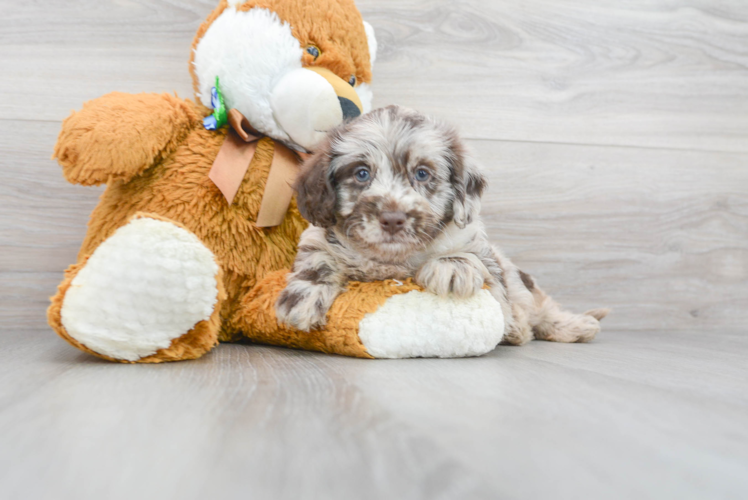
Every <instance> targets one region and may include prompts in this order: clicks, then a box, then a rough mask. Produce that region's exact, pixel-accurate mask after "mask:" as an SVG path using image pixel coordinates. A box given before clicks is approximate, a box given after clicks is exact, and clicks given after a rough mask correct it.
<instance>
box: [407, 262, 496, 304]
mask: <svg viewBox="0 0 748 500" xmlns="http://www.w3.org/2000/svg"><path fill="white" fill-rule="evenodd" d="M488 277H489V274H488V270H487V269H486V266H485V265H483V263H482V262H481V261H480V259H478V257H477V256H476V255H474V254H470V253H460V254H455V255H449V256H446V257H439V258H435V259H431V260H428V261H426V263H425V264H424V265H423V266H421V268H420V269H419V270H418V272H417V273H416V283H418V284H419V285H421V286H422V287H424V288H425V289H426V290H428V291H429V292H431V293H435V294H436V295H441V296H446V295H449V294H452V295H453V296H455V297H461V298H465V297H470V296H472V295H474V294H476V293H477V292H478V291H479V290H480V289H481V288H483V283H484V282H485V280H486V278H488Z"/></svg>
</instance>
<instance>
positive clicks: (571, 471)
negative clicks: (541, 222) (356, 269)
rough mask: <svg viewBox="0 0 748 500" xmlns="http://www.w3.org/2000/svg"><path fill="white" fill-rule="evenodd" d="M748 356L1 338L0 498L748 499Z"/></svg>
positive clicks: (652, 343)
mask: <svg viewBox="0 0 748 500" xmlns="http://www.w3.org/2000/svg"><path fill="white" fill-rule="evenodd" d="M747 347H748V346H747V345H746V342H745V337H744V336H739V337H729V336H728V337H724V336H723V335H722V334H715V335H713V336H712V337H711V338H710V337H707V336H704V335H693V336H689V335H668V334H663V333H662V332H646V333H645V332H642V333H623V332H621V333H610V334H607V335H603V336H602V337H600V338H599V339H598V341H597V342H595V343H592V344H589V345H558V344H550V343H541V342H536V343H532V344H530V345H528V346H525V347H523V348H511V347H501V348H499V349H497V350H496V351H494V352H493V353H491V354H490V355H488V356H486V357H483V358H478V359H464V360H403V361H369V360H355V359H347V358H340V357H334V356H324V355H318V354H313V353H303V352H294V351H287V350H283V349H275V348H266V347H260V346H247V345H224V346H220V347H219V348H218V349H217V350H216V351H215V352H214V353H213V354H211V355H209V356H208V357H206V358H204V359H202V360H198V361H195V362H187V363H181V364H171V365H164V366H122V365H113V364H108V363H104V362H100V361H97V360H94V359H93V358H91V357H88V356H86V355H84V354H82V353H77V352H76V351H74V350H73V349H72V348H65V347H63V346H62V345H61V341H60V340H57V339H54V338H52V337H51V336H48V335H46V334H45V335H39V334H36V333H33V334H22V333H10V334H9V335H8V334H7V332H6V334H4V335H3V336H2V337H0V357H1V359H2V363H0V374H1V375H2V377H3V380H4V381H5V382H6V383H4V384H3V385H2V386H1V387H0V429H2V432H0V464H2V467H1V468H0V495H2V496H3V497H4V498H59V499H65V498H102V497H104V498H127V497H132V496H133V495H137V496H143V497H145V498H156V497H159V498H202V497H205V496H206V495H207V496H216V497H221V498H246V497H248V496H249V497H252V498H279V499H284V498H394V497H396V498H404V499H410V498H546V497H549V496H553V497H554V498H561V499H564V498H682V499H688V498H710V499H714V498H741V497H742V496H743V495H744V494H745V492H746V491H748V481H747V479H746V476H745V474H744V470H745V467H746V466H747V465H748V454H747V453H746V449H747V448H746V444H748V431H747V430H746V427H745V425H744V424H745V421H746V418H747V417H748V400H746V397H745V379H746V375H748V373H746V371H748V370H746V367H745V364H734V363H732V360H733V359H734V358H735V357H737V356H742V357H743V358H744V356H745V354H746V348H747ZM705 350H706V351H708V352H709V353H710V354H709V355H708V356H704V355H703V353H704V351H705ZM725 364H730V365H731V367H732V368H731V370H732V373H729V374H727V375H726V373H725V370H724V366H725ZM736 395H737V397H736Z"/></svg>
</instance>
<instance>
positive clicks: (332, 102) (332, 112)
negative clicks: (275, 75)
mask: <svg viewBox="0 0 748 500" xmlns="http://www.w3.org/2000/svg"><path fill="white" fill-rule="evenodd" d="M270 105H271V107H272V109H273V115H274V117H275V119H276V120H277V122H278V123H279V124H280V126H281V127H283V129H284V130H285V132H286V133H287V134H288V135H289V136H290V137H291V139H292V140H293V141H294V142H295V143H296V144H298V145H300V146H302V147H304V148H305V149H307V150H308V151H312V150H314V147H315V146H316V145H317V144H318V143H319V142H320V141H321V140H322V139H323V138H324V137H325V135H326V134H327V132H328V131H329V130H331V129H333V128H335V127H337V126H338V125H340V124H341V123H343V121H344V120H348V119H352V118H355V117H357V116H359V115H361V114H362V113H363V105H362V104H361V99H359V97H358V94H357V93H356V91H355V89H354V88H353V87H352V86H351V85H350V84H348V83H347V82H345V81H343V79H342V78H340V77H338V76H337V75H336V74H335V73H333V72H332V71H330V70H328V69H325V68H320V67H308V68H300V69H296V70H293V71H290V72H288V73H287V74H286V75H285V76H283V78H281V79H280V81H279V82H278V84H277V85H276V86H275V88H274V89H273V93H272V95H271V97H270Z"/></svg>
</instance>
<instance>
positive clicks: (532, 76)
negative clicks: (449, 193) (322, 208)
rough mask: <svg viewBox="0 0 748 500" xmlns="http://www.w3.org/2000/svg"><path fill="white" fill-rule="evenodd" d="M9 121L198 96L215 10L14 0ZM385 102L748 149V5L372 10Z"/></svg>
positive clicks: (611, 139)
mask: <svg viewBox="0 0 748 500" xmlns="http://www.w3.org/2000/svg"><path fill="white" fill-rule="evenodd" d="M0 5H2V9H3V12H4V13H6V12H7V15H4V16H3V18H2V19H0V45H1V46H2V50H0V63H1V64H2V65H3V68H4V69H5V71H6V74H5V77H4V78H2V79H0V96H1V97H2V98H1V99H0V117H3V118H6V119H12V120H17V119H28V118H29V117H31V116H33V117H34V118H36V119H43V120H60V119H62V118H63V117H64V116H66V115H67V114H68V113H69V111H70V110H71V109H74V108H78V107H79V106H80V104H81V103H82V102H83V101H85V100H88V99H92V98H95V97H98V96H99V95H101V94H104V93H107V92H110V91H113V90H120V91H127V92H142V91H152V92H170V91H178V92H179V93H180V95H183V96H191V95H192V91H191V86H190V80H189V76H188V74H187V58H188V53H189V47H190V43H191V40H192V37H193V35H194V32H195V29H196V27H197V26H198V24H199V23H200V21H201V20H202V19H203V18H204V17H205V16H206V15H207V12H209V10H210V8H211V7H212V6H213V5H214V2H212V1H208V0H203V1H195V0H193V1H184V2H166V1H164V0H158V1H147V2H146V1H145V0H136V1H131V2H126V3H122V2H97V3H96V4H95V7H92V4H91V3H90V2H86V1H83V0H72V1H69V2H65V3H64V4H59V5H56V6H54V7H51V8H48V6H46V5H45V6H44V7H45V8H44V9H42V8H41V7H40V5H39V4H35V3H28V2H10V1H9V0H3V2H2V3H0ZM359 6H360V8H361V10H362V11H363V13H364V14H365V16H366V18H367V19H369V20H370V21H371V22H372V23H373V25H374V26H375V27H376V28H377V30H378V33H379V40H380V42H381V43H380V46H381V52H380V57H379V62H378V64H377V67H376V70H375V77H376V81H375V95H376V96H377V97H376V101H375V104H376V105H384V104H389V103H393V102H397V103H400V104H404V105H408V106H412V107H416V108H419V109H421V110H423V111H427V112H435V113H442V114H447V115H449V116H450V117H451V118H452V119H453V120H454V121H456V122H458V123H460V124H461V125H463V127H464V129H465V131H466V133H467V134H468V135H469V136H470V137H473V138H482V139H503V140H522V141H533V142H568V143H582V144H614V145H638V146H647V147H668V148H679V149H701V150H720V151H742V152H746V151H748V132H746V131H747V130H748V99H746V88H748V68H747V65H748V53H746V47H748V22H747V21H748V8H747V7H746V4H745V3H744V2H740V1H735V0H733V1H730V0H719V1H715V0H688V1H687V0H683V1H679V2H673V1H666V0H658V1H654V2H652V1H646V2H644V1H637V2H627V3H626V4H625V5H621V4H620V2H614V1H612V0H606V1H602V2H600V1H598V2H590V1H588V0H585V1H582V0H577V1H574V2H564V3H558V2H551V1H548V0H530V1H523V2H515V1H510V0H502V1H492V2H487V1H481V0H466V1H462V2H459V3H454V2H447V1H445V0H439V1H436V2H435V1H432V0H407V1H403V0H377V1H376V2H375V1H374V0H360V1H359Z"/></svg>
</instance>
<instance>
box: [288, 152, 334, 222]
mask: <svg viewBox="0 0 748 500" xmlns="http://www.w3.org/2000/svg"><path fill="white" fill-rule="evenodd" d="M325 146H328V145H327V144H325V145H323V146H322V147H320V149H319V150H318V151H317V152H316V153H315V154H314V155H312V156H311V157H309V159H308V160H307V161H306V162H304V165H303V166H302V167H301V173H300V174H299V177H298V178H297V179H296V183H295V185H294V189H296V204H297V205H298V207H299V213H301V216H302V217H304V218H305V219H306V220H308V221H309V222H311V223H312V224H313V225H315V226H317V227H331V226H334V225H335V222H336V221H335V203H336V194H335V189H334V188H333V186H332V182H331V179H330V149H329V147H325Z"/></svg>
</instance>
